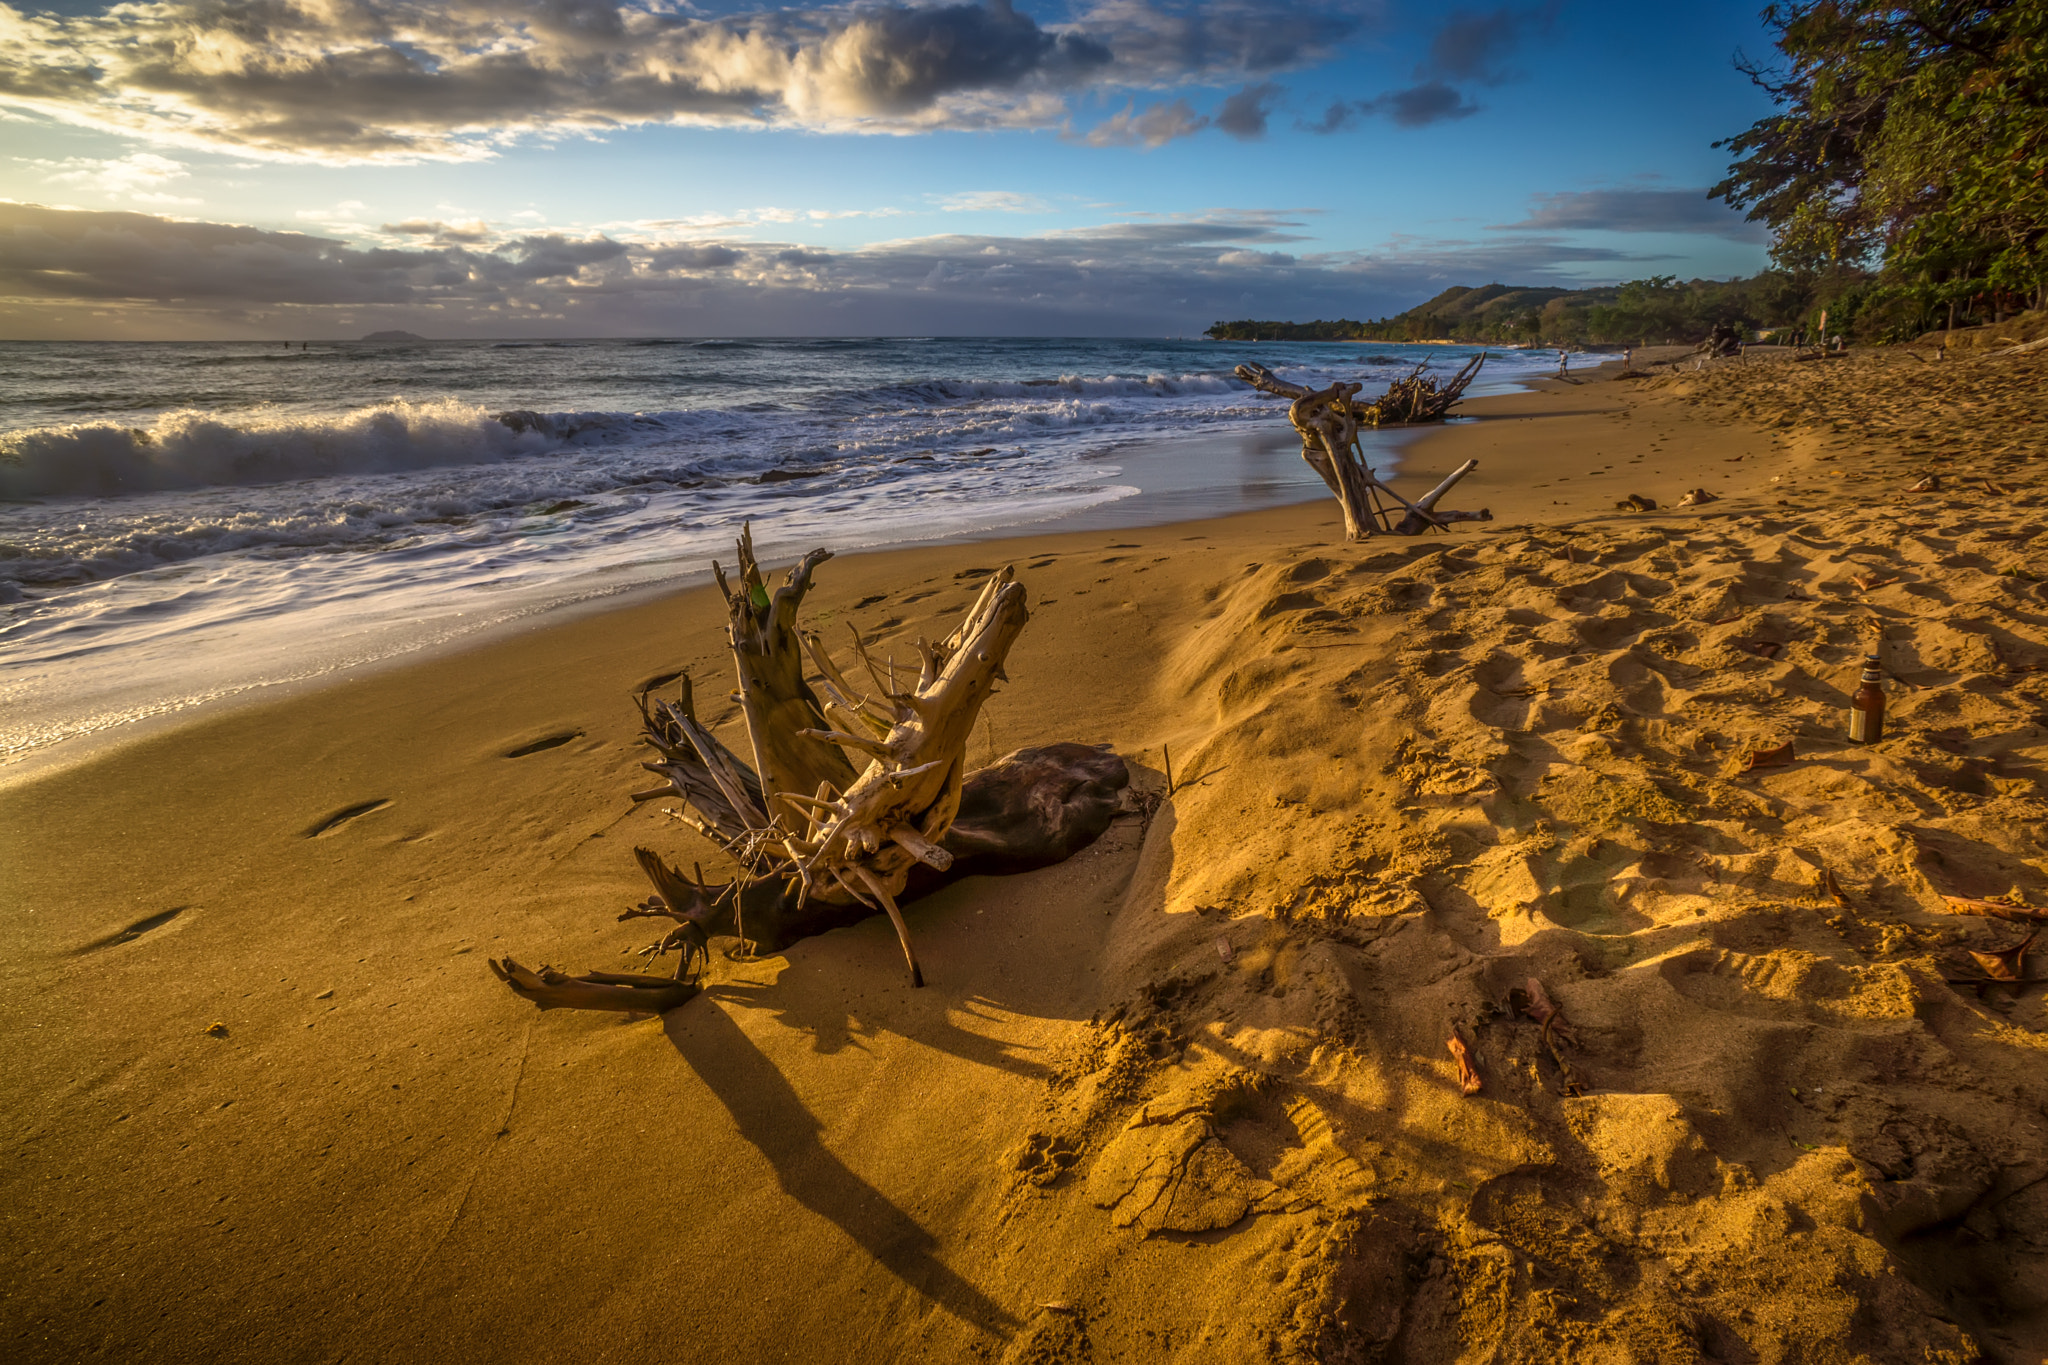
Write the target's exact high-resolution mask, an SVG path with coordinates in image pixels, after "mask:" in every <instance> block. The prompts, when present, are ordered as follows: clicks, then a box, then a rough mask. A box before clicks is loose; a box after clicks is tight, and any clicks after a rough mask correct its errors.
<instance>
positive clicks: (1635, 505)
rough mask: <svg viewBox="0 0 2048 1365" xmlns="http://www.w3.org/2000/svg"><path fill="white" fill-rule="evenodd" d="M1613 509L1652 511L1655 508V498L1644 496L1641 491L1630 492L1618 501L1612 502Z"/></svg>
mask: <svg viewBox="0 0 2048 1365" xmlns="http://www.w3.org/2000/svg"><path fill="white" fill-rule="evenodd" d="M1614 510H1615V511H1617V512H1654V511H1656V510H1657V500H1656V499H1655V498H1646V497H1644V496H1643V495H1642V494H1641V493H1631V494H1629V495H1628V496H1627V497H1625V498H1623V499H1622V500H1621V501H1620V502H1617V503H1616V504H1614Z"/></svg>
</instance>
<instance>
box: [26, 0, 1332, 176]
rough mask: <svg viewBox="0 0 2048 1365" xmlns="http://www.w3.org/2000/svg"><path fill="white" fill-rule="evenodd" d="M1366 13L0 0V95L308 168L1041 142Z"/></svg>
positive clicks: (1287, 64) (73, 116)
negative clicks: (691, 139)
mask: <svg viewBox="0 0 2048 1365" xmlns="http://www.w3.org/2000/svg"><path fill="white" fill-rule="evenodd" d="M1369 4H1370V0H1323V2H1322V3H1321V4H1319V5H1317V6H1315V7H1313V8H1310V9H1304V10H1293V11H1283V12H1275V11H1273V10H1271V9H1270V8H1267V7H1264V6H1254V5H1253V4H1251V3H1250V2H1249V0H1208V2H1207V3H1191V2H1189V0H1179V2H1173V0H1095V3H1092V4H1084V5H1083V6H1082V7H1081V8H1079V9H1078V10H1077V12H1076V13H1075V14H1074V15H1073V17H1072V18H1071V19H1070V20H1069V21H1068V22H1064V23H1048V24H1041V23H1040V22H1039V21H1037V20H1036V19H1034V18H1032V17H1031V16H1029V15H1026V14H1022V13H1019V12H1018V11H1016V10H1015V9H1013V8H1012V7H1011V4H1010V0H984V2H983V3H980V4H950V5H936V6H908V5H904V4H900V3H881V4H875V3H861V4H850V5H838V6H814V7H809V8H787V9H770V10H762V11H759V12H756V13H749V14H736V15H725V16H718V17H711V18H704V17H698V16H697V15H695V14H693V13H691V12H689V11H688V7H687V6H683V5H679V4H672V3H668V2H667V0H621V2H620V3H606V2H605V0H512V2H511V3H494V2H491V0H446V3H429V2H428V0H319V2H318V3H313V2H312V0H304V2H302V3H294V2H293V0H155V2H154V3H141V4H125V5H120V6H116V7H112V8H109V9H108V10H106V11H104V12H101V13H98V14H84V15H67V14H56V13H42V12H30V11H26V10H21V9H16V8H13V7H12V6H10V5H6V4H0V104H4V105H6V106H9V107H11V108H14V109H17V110H28V111H33V112H35V113H38V114H41V115H44V116H46V117H49V118H54V119H58V120H62V121H66V122H70V123H74V124H80V125H84V126H88V127H92V128H98V129H102V130H106V131H111V132H115V133H120V134H124V135H129V136H135V137H142V138H147V139H151V140H153V141H156V142H158V143H161V144H166V145H178V146H188V147H207V148H229V149H233V150H235V151H237V152H239V153H242V154H244V155H250V156H261V157H269V158H291V159H306V160H318V161H331V162H347V161H363V160H419V159H448V160H463V159H477V158H485V157H489V156H492V155H494V154H495V153H496V151H497V150H498V149H499V148H500V147H502V146H503V145H505V143H506V142H507V141H508V140H510V139H514V138H518V137H540V138H555V137H562V136H574V135H578V134H591V133H600V132H603V131H605V130H608V129H614V128H619V127H627V126H633V125H639V124H650V123H680V124H710V125H735V126H751V127H761V128H804V129H811V130H820V131H835V132H870V133H910V132H920V131H930V130H937V129H993V128H1051V127H1062V126H1065V125H1066V124H1067V123H1068V122H1069V120H1070V119H1071V117H1072V110H1071V109H1070V107H1069V106H1070V101H1071V99H1072V97H1074V96H1075V95H1077V94H1080V93H1084V92H1088V91H1114V90H1164V89H1169V88H1174V87H1185V86H1189V85H1199V86H1227V85H1231V84H1239V83H1244V82H1248V81H1249V82H1253V83H1254V85H1253V87H1252V88H1258V87H1257V85H1256V82H1258V81H1259V80H1260V79H1261V78H1263V77H1265V76H1267V75H1270V74H1272V73H1275V72H1280V71H1285V70H1289V69H1293V68H1296V67H1300V66H1303V65H1307V64H1313V63H1315V62H1319V61H1322V60H1325V59H1327V58H1328V57H1329V56H1331V55H1332V54H1333V53H1334V52H1335V50H1336V44H1338V43H1340V42H1341V41H1342V39H1343V38H1344V37H1345V36H1346V35H1347V34H1349V33H1350V32H1351V31H1352V30H1353V29H1355V28H1356V26H1357V22H1358V21H1357V17H1356V13H1355V12H1354V11H1355V10H1357V9H1358V8H1359V7H1361V6H1365V5H1369ZM1235 98H1237V99H1238V100H1239V102H1240V103H1239V104H1238V105H1233V106H1230V109H1229V111H1228V113H1229V121H1228V122H1227V123H1225V124H1223V125H1219V126H1225V127H1226V130H1228V131H1233V132H1238V133H1239V135H1241V136H1242V135H1245V134H1244V132H1243V131H1242V130H1243V129H1245V128H1248V127H1250V126H1251V124H1252V123H1253V122H1256V119H1254V118H1252V117H1251V116H1252V114H1253V112H1254V110H1255V108H1256V107H1257V102H1256V101H1254V102H1253V104H1252V105H1245V104H1243V100H1244V98H1245V96H1244V95H1242V94H1241V95H1240V96H1238V97H1235ZM1157 107H1161V106H1155V108H1157ZM1163 107H1165V108H1167V109H1169V110H1170V109H1171V108H1172V106H1163ZM1148 116H1150V117H1153V123H1152V124H1150V125H1148V126H1147V129H1146V130H1143V131H1140V132H1137V133H1135V134H1133V135H1131V136H1129V137H1125V136H1124V134H1123V133H1122V132H1121V131H1115V130H1120V129H1123V128H1124V127H1125V126H1126V125H1127V124H1128V123H1129V121H1130V120H1128V119H1126V120H1125V123H1123V124H1119V123H1118V122H1117V120H1115V119H1112V120H1111V121H1110V123H1111V125H1112V126H1113V131H1112V132H1111V133H1109V134H1105V135H1104V137H1102V138H1100V139H1088V140H1092V141H1096V142H1099V143H1100V142H1117V141H1126V140H1129V141H1138V142H1144V143H1146V144H1147V145H1157V144H1156V141H1155V138H1156V136H1157V135H1158V134H1159V133H1160V132H1161V131H1163V126H1162V125H1160V123H1159V120H1160V119H1161V118H1164V117H1166V116H1165V115H1157V116H1153V115H1151V113H1150V111H1148V115H1145V116H1139V117H1141V118H1143V117H1148ZM1185 122H1186V123H1187V125H1188V126H1192V127H1199V126H1206V121H1202V120H1196V119H1195V118H1194V116H1193V115H1192V114H1190V115H1189V118H1188V120H1186V121H1185ZM1170 135H1171V136H1182V135H1185V134H1184V133H1183V132H1173V133H1171V134H1170Z"/></svg>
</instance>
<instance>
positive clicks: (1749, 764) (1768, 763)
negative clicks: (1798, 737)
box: [1742, 739, 1799, 773]
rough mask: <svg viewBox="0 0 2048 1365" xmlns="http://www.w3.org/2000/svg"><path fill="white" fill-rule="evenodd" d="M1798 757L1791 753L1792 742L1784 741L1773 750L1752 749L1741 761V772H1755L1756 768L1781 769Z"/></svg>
mask: <svg viewBox="0 0 2048 1365" xmlns="http://www.w3.org/2000/svg"><path fill="white" fill-rule="evenodd" d="M1797 757H1799V755H1798V754H1797V753H1795V752H1794V751H1793V748H1792V741H1791V740H1789V739H1788V740H1786V741H1785V742H1784V743H1783V744H1780V745H1779V746H1778V747H1777V748H1775V749H1753V750H1751V751H1750V753H1749V755H1748V757H1746V758H1745V759H1744V760H1743V763H1742V771H1744V772H1746V773H1749V772H1755V771H1756V770H1757V769H1758V768H1783V767H1786V766H1788V765H1789V764H1790V763H1791V762H1792V760H1793V759H1795V758H1797Z"/></svg>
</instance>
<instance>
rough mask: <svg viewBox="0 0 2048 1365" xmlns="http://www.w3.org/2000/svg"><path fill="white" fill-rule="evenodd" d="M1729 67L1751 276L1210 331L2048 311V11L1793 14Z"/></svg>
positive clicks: (1963, 319) (1518, 293)
mask: <svg viewBox="0 0 2048 1365" xmlns="http://www.w3.org/2000/svg"><path fill="white" fill-rule="evenodd" d="M1764 19H1765V23H1766V24H1767V25H1768V26H1769V27H1770V29H1771V30H1772V32H1773V33H1774V34H1775V36H1776V37H1775V45H1776V48H1777V53H1776V58H1775V60H1774V61H1770V62H1753V61H1749V60H1748V59H1742V64H1743V69H1744V71H1745V72H1746V73H1747V74H1748V75H1749V76H1750V78H1751V79H1752V80H1754V81H1755V82H1756V83H1757V84H1758V85H1759V86H1760V87H1762V89H1763V90H1764V91H1766V92H1767V93H1768V94H1769V95H1770V97H1771V99H1772V101H1773V102H1774V103H1775V104H1776V105H1777V108H1776V109H1775V110H1774V111H1773V112H1772V113H1771V114H1770V115H1769V116H1767V117H1765V118H1762V119H1759V120H1758V121H1757V122H1756V123H1754V124H1752V125H1751V126H1750V127H1749V128H1748V129H1746V130H1745V131H1743V132H1741V133H1738V134H1737V135H1735V136H1734V137H1731V138H1729V139H1727V140H1726V141H1724V142H1721V143H1717V144H1716V145H1717V146H1721V147H1725V148H1727V149H1729V151H1730V152H1732V153H1733V155H1734V160H1733V162H1732V164H1731V165H1730V166H1729V170H1728V177H1727V178H1726V179H1725V180H1723V181H1721V183H1719V184H1718V185H1716V186H1714V187H1713V189H1712V190H1711V191H1709V194H1710V196H1711V197H1714V198H1719V199H1722V200H1725V201H1726V202H1727V203H1728V204H1729V205H1731V206H1732V207H1734V208H1737V209H1742V210H1745V211H1746V212H1747V213H1748V215H1749V217H1750V218H1751V219H1752V220H1754V221H1756V222H1759V223H1762V224H1764V225H1765V226H1767V227H1768V228H1769V229H1770V232H1771V238H1772V242H1771V260H1772V266H1773V268H1772V269H1769V270H1766V271H1764V272H1762V273H1760V274H1757V275H1755V276H1752V277H1751V278H1749V279H1732V280H1726V281H1715V280H1690V281H1684V282H1681V281H1679V280H1677V279H1676V278H1674V277H1672V276H1668V275H1663V276H1655V277H1652V278H1650V279H1642V280H1632V281H1630V282H1628V283H1626V284H1620V285H1609V286H1599V287H1592V288H1585V289H1562V288H1554V287H1553V288H1535V287H1528V286H1516V285H1503V284H1490V285H1486V286H1484V287H1482V288H1476V289H1475V288H1471V287H1463V286H1461V287H1459V288H1454V289H1447V290H1445V291H1444V292H1443V293H1441V294H1439V295H1437V296H1436V297H1435V298H1433V299H1431V300H1429V301H1428V302H1427V303H1423V304H1419V305H1417V306H1416V307H1414V308H1410V309H1408V310H1407V311H1406V312H1403V313H1398V314H1395V315H1394V316H1392V317H1388V318H1382V319H1379V320H1377V321H1373V322H1354V321H1350V320H1348V319H1339V320H1336V321H1317V322H1310V323H1292V322H1275V321H1255V320H1250V319H1246V320H1242V321H1237V322H1219V323H1217V324H1216V325H1215V326H1213V327H1211V328H1210V329H1209V331H1208V335H1209V336H1211V337H1215V338H1217V339H1219V340H1231V341H1389V342H1422V341H1462V342H1472V343H1481V344H1488V345H1502V344H1534V345H1573V344H1592V345H1630V344H1637V343H1643V342H1689V341H1697V340H1698V339H1699V338H1701V337H1703V336H1705V335H1706V334H1707V333H1708V332H1710V331H1711V330H1712V329H1713V328H1714V327H1716V326H1720V325H1726V326H1731V327H1733V328H1735V329H1736V331H1737V333H1738V335H1745V336H1751V337H1754V336H1757V335H1759V334H1762V333H1766V332H1769V331H1772V330H1774V329H1777V328H1784V327H1801V326H1804V327H1808V328H1812V327H1815V326H1817V325H1818V324H1819V322H1820V320H1821V318H1822V316H1823V315H1825V316H1826V318H1827V320H1828V321H1827V330H1828V331H1829V332H1830V333H1841V334H1843V335H1846V336H1850V337H1853V338H1855V339H1857V340H1859V341H1867V342H1883V341H1902V340H1909V339H1911V338H1913V337H1915V336H1918V335H1920V334H1922V333H1924V332H1927V331H1931V330H1935V329H1943V330H1954V329H1956V328H1959V327H1968V326H1976V325H1982V324H1985V323H2000V322H2004V321H2005V320H2006V319H2007V318H2009V317H2012V316H2013V315H2015V314H2017V313H2020V312H2022V311H2025V310H2028V309H2040V308H2044V307H2048V7H2044V6H2042V5H2041V4H2039V3H2038V2H2037V0H1994V2H1993V3H1964V2H1963V0H1916V2H1915V3H1906V4H1900V3H1893V2H1891V0H1796V3H1790V4H1781V5H1772V6H1771V7H1770V8H1768V9H1767V10H1766V11H1765V12H1764Z"/></svg>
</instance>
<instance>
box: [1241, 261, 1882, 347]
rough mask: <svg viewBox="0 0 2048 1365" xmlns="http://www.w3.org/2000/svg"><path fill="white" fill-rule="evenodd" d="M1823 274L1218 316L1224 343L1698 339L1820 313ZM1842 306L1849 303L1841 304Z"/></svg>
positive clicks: (1502, 290) (1456, 294) (1490, 291)
mask: <svg viewBox="0 0 2048 1365" xmlns="http://www.w3.org/2000/svg"><path fill="white" fill-rule="evenodd" d="M1816 285H1817V281H1816V280H1815V279H1813V278H1812V277H1809V276H1799V275H1794V274H1791V273H1789V272H1782V271H1775V270H1767V271H1765V272H1764V273H1762V274H1760V275H1757V276H1754V277H1752V278H1750V279H1746V280H1687V281H1681V280H1679V279H1678V278H1677V277H1675V276H1671V275H1658V276H1655V277H1653V278H1651V279H1647V280H1631V281H1629V282H1628V283H1627V284H1609V285H1595V286H1591V287H1588V288H1585V289H1561V288H1556V287H1550V286H1528V285H1509V284H1488V285H1482V286H1480V287H1478V288H1473V287H1472V286H1470V285H1459V286H1456V287H1455V288H1451V289H1446V290H1444V292H1443V293H1441V294H1438V295H1437V296H1436V297H1435V298H1433V299H1431V300H1429V302H1427V303H1421V304H1417V305H1416V306H1415V307H1413V308H1410V309H1409V310H1408V311H1407V312H1405V313H1397V314H1395V315H1394V316H1393V317H1390V318H1381V319H1379V320H1378V321H1375V322H1352V321H1350V320H1349V319H1343V318H1340V319H1338V320H1336V321H1334V322H1324V321H1317V322H1260V321H1254V320H1251V319H1246V320H1243V321H1239V322H1219V323H1217V324H1216V325H1215V326H1213V327H1211V328H1210V329H1209V330H1208V331H1207V332H1206V333H1204V335H1205V336H1209V337H1211V338H1214V339H1215V340H1217V341H1394V342H1404V341H1405V342H1422V341H1462V342H1473V343H1479V344H1484V345H1494V346H1500V345H1515V344H1520V345H1539V346H1540V345H1549V346H1556V345H1596V346H1597V345H1615V346H1628V345H1636V344H1639V343H1642V342H1678V341H1696V340H1698V339H1699V338H1700V337H1703V336H1705V335H1707V333H1708V332H1709V331H1711V330H1712V329H1713V328H1714V327H1715V326H1716V325H1717V324H1721V323H1726V324H1728V325H1729V326H1732V327H1735V328H1736V329H1737V330H1738V331H1739V332H1741V333H1743V334H1745V335H1755V334H1756V333H1758V332H1762V331H1767V330H1770V329H1773V328H1777V327H1786V326H1793V325H1796V324H1798V323H1799V322H1801V321H1803V320H1804V318H1805V316H1806V314H1807V313H1808V312H1809V311H1811V310H1812V308H1813V306H1814V303H1815V298H1816V294H1817V289H1816ZM1836 307H1837V310H1838V311H1840V309H1841V307H1842V302H1841V301H1837V303H1836Z"/></svg>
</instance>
